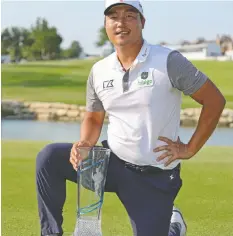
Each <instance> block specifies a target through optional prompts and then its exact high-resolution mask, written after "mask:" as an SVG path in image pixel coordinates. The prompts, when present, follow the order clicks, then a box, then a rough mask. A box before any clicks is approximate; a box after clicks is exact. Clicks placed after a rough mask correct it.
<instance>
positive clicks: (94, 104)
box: [86, 69, 104, 112]
mask: <svg viewBox="0 0 233 236" xmlns="http://www.w3.org/2000/svg"><path fill="white" fill-rule="evenodd" d="M86 110H87V111H90V112H95V111H104V107H103V104H102V102H101V101H100V99H99V98H98V96H97V94H96V92H95V88H94V82H93V69H92V70H91V72H90V74H89V77H88V80H87V90H86Z"/></svg>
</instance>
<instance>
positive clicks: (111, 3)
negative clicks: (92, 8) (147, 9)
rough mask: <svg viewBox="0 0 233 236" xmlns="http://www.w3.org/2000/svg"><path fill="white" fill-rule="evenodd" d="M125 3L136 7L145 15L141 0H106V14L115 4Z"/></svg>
mask: <svg viewBox="0 0 233 236" xmlns="http://www.w3.org/2000/svg"><path fill="white" fill-rule="evenodd" d="M120 4H125V5H129V6H132V7H134V8H136V9H137V10H138V11H139V12H140V13H141V14H142V16H143V17H144V15H143V9H142V5H141V3H140V1H139V0H134V1H127V0H105V11H104V14H105V15H106V14H107V12H108V11H109V10H110V9H111V8H112V7H114V6H117V5H120Z"/></svg>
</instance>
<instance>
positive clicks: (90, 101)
mask: <svg viewBox="0 0 233 236" xmlns="http://www.w3.org/2000/svg"><path fill="white" fill-rule="evenodd" d="M104 117H105V110H104V107H103V104H102V102H101V101H100V99H99V97H98V96H97V94H96V90H95V86H94V73H93V69H92V70H91V72H90V74H89V77H88V80H87V88H86V112H85V115H84V119H83V122H82V124H81V133H80V140H81V141H86V142H89V144H90V146H94V145H95V144H96V142H97V141H98V139H99V136H100V133H101V130H102V126H103V122H104Z"/></svg>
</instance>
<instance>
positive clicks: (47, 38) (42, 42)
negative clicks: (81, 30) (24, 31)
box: [30, 18, 62, 60]
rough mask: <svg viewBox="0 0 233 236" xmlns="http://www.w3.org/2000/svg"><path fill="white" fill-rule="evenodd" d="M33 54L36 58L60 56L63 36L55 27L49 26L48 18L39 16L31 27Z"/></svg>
mask: <svg viewBox="0 0 233 236" xmlns="http://www.w3.org/2000/svg"><path fill="white" fill-rule="evenodd" d="M31 38H32V39H33V44H32V45H31V49H30V50H31V56H32V57H34V58H35V59H36V60H43V59H48V60H49V59H56V58H59V56H60V50H61V48H60V44H61V42H62V37H61V36H60V35H59V34H58V32H57V29H56V28H55V27H49V25H48V22H47V20H45V19H41V18H37V20H36V24H35V26H32V28H31Z"/></svg>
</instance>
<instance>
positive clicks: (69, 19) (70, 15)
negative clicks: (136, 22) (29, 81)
mask: <svg viewBox="0 0 233 236" xmlns="http://www.w3.org/2000/svg"><path fill="white" fill-rule="evenodd" d="M141 2H142V5H143V8H144V15H145V17H146V25H145V29H144V31H143V36H144V38H145V39H146V40H147V41H148V42H149V43H152V44H156V43H159V42H160V41H166V42H168V43H169V44H176V43H179V42H180V41H181V40H183V39H186V40H191V41H192V40H195V39H197V38H198V37H204V38H206V39H215V38H216V35H217V34H220V35H221V34H230V35H231V36H233V1H145V0H144V1H141ZM103 11H104V1H101V0H99V1H97V0H96V1H79V0H76V1H19V0H15V1H10V0H3V1H2V2H1V27H2V29H4V28H6V27H12V26H19V27H25V28H30V26H31V25H33V24H35V21H36V18H37V17H44V18H46V19H47V21H48V23H49V25H50V26H55V27H56V28H57V29H58V32H59V34H60V35H61V36H62V37H63V42H62V45H61V46H62V47H63V48H66V47H68V46H69V45H70V43H71V42H72V41H73V40H77V41H79V42H80V44H81V46H82V47H83V49H84V51H85V52H86V53H89V54H99V53H100V52H101V49H100V48H98V47H96V46H95V42H96V41H97V39H98V30H99V28H100V27H102V26H103V21H104V15H103Z"/></svg>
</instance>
